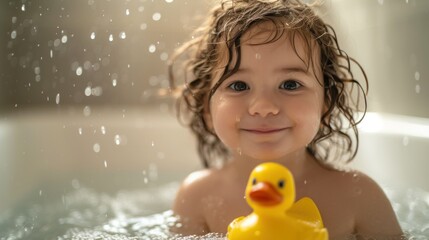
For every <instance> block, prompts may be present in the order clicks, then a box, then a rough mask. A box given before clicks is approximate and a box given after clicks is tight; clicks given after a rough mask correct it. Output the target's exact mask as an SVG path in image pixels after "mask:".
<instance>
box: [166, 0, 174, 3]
mask: <svg viewBox="0 0 429 240" xmlns="http://www.w3.org/2000/svg"><path fill="white" fill-rule="evenodd" d="M165 2H167V3H172V2H173V0H165Z"/></svg>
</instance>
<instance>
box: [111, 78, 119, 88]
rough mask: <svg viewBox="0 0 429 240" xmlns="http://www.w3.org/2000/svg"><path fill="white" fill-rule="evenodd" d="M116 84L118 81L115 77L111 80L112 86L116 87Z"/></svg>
mask: <svg viewBox="0 0 429 240" xmlns="http://www.w3.org/2000/svg"><path fill="white" fill-rule="evenodd" d="M117 84H118V81H117V80H116V79H113V80H112V85H113V86H114V87H116V85H117Z"/></svg>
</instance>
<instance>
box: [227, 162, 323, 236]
mask: <svg viewBox="0 0 429 240" xmlns="http://www.w3.org/2000/svg"><path fill="white" fill-rule="evenodd" d="M245 194H246V201H247V203H248V204H249V206H250V207H251V208H252V209H253V212H252V213H251V214H250V215H248V216H245V217H244V216H243V217H239V218H236V219H235V220H233V221H232V222H231V223H230V224H229V226H228V233H227V238H228V239H229V240H244V239H246V240H252V239H255V240H256V239H259V240H277V239H278V240H280V239H281V240H285V239H287V240H297V239H308V240H328V231H327V229H326V228H324V226H323V221H322V217H321V215H320V212H319V210H318V208H317V206H316V204H315V203H314V202H313V200H312V199H310V198H308V197H304V198H302V199H300V200H299V201H297V202H295V182H294V178H293V175H292V173H291V172H290V171H289V169H287V168H286V167H284V166H283V165H281V164H277V163H272V162H267V163H262V164H260V165H258V166H256V168H254V169H253V171H252V172H251V174H250V177H249V181H248V183H247V186H246V191H245Z"/></svg>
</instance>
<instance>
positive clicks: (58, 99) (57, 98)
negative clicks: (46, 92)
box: [55, 93, 60, 104]
mask: <svg viewBox="0 0 429 240" xmlns="http://www.w3.org/2000/svg"><path fill="white" fill-rule="evenodd" d="M55 103H57V104H60V94H59V93H57V96H56V97H55Z"/></svg>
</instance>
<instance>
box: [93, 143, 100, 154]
mask: <svg viewBox="0 0 429 240" xmlns="http://www.w3.org/2000/svg"><path fill="white" fill-rule="evenodd" d="M92 149H93V150H94V152H96V153H99V152H100V150H101V149H100V144H98V143H95V144H94V146H92Z"/></svg>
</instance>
